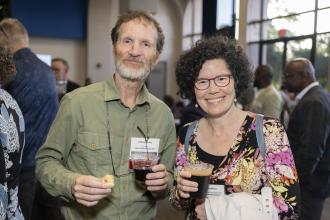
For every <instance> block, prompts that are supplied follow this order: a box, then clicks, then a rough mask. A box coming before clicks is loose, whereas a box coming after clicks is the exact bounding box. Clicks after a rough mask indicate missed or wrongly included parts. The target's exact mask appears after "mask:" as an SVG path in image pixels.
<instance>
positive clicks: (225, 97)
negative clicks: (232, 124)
mask: <svg viewBox="0 0 330 220" xmlns="http://www.w3.org/2000/svg"><path fill="white" fill-rule="evenodd" d="M207 85H209V86H208V87H207ZM198 87H199V89H198ZM201 88H202V89H201ZM195 95H196V101H197V103H198V105H199V106H200V107H201V108H202V109H203V110H204V111H205V112H206V113H207V114H208V116H211V117H220V116H222V115H224V114H225V113H227V112H228V111H229V110H230V109H231V108H232V107H233V106H234V105H233V104H234V99H235V96H236V95H235V83H234V79H233V76H232V74H231V72H230V70H229V69H228V67H227V63H226V62H225V61H224V60H223V59H213V60H208V61H206V62H205V63H204V64H203V66H202V69H201V70H200V71H199V75H198V77H197V79H196V82H195Z"/></svg>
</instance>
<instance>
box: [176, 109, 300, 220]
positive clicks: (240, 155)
mask: <svg viewBox="0 0 330 220" xmlns="http://www.w3.org/2000/svg"><path fill="white" fill-rule="evenodd" d="M186 130H187V129H183V130H182V131H181V133H180V134H179V137H178V141H177V157H176V164H175V169H176V172H179V171H180V170H181V169H182V167H183V165H184V164H185V163H187V162H190V161H191V160H192V159H194V160H195V159H196V158H190V155H195V156H197V160H198V154H197V153H196V147H195V146H196V145H197V143H196V141H195V137H196V134H197V132H198V123H197V126H196V129H195V133H194V134H193V135H192V137H191V140H190V147H189V153H188V155H189V156H187V154H186V152H185V151H184V146H183V143H184V137H185V133H186ZM263 131H264V137H265V145H266V156H265V158H263V157H262V156H261V155H260V154H259V148H258V146H257V142H256V135H255V132H256V124H255V114H254V113H251V112H250V113H249V114H248V115H247V117H246V119H245V121H244V123H243V124H242V127H241V129H240V131H239V134H238V135H237V139H236V142H235V144H234V145H233V146H232V147H231V149H230V150H229V152H228V154H227V156H226V158H225V159H224V161H223V162H222V163H221V164H220V166H219V167H216V168H215V169H214V170H213V175H212V177H211V182H212V183H213V184H222V185H225V190H226V193H235V192H241V191H245V192H249V193H256V194H260V190H261V188H262V187H263V186H271V187H272V189H273V204H274V205H275V207H276V208H277V210H278V213H279V219H298V214H297V213H298V210H299V183H298V175H297V171H296V167H295V164H294V160H293V156H292V152H291V148H290V145H289V142H288V139H287V136H286V133H285V130H284V128H283V126H282V125H281V123H280V122H279V121H278V120H276V119H272V118H267V117H266V118H264V128H263ZM204 162H207V161H204ZM244 164H248V166H245V165H244ZM176 190H177V189H176V187H175V186H174V188H173V190H172V192H171V196H170V201H171V202H172V204H173V205H174V206H177V207H180V208H187V207H189V206H190V204H189V202H188V201H189V200H188V201H187V200H180V199H179V198H178V197H177V196H176Z"/></svg>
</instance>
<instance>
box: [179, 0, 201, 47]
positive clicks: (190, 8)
mask: <svg viewBox="0 0 330 220" xmlns="http://www.w3.org/2000/svg"><path fill="white" fill-rule="evenodd" d="M202 8H203V0H190V1H189V2H188V4H187V6H186V10H185V13H184V17H183V32H182V33H183V37H182V50H187V49H190V48H191V47H192V46H193V45H194V44H195V42H196V41H197V40H199V39H201V37H202V16H203V10H202Z"/></svg>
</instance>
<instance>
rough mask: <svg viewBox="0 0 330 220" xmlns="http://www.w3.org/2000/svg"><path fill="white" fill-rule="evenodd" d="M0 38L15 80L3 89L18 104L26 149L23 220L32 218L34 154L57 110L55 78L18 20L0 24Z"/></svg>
mask: <svg viewBox="0 0 330 220" xmlns="http://www.w3.org/2000/svg"><path fill="white" fill-rule="evenodd" d="M0 26H1V27H0V28H1V30H2V31H0V38H1V40H4V41H5V42H6V43H7V44H8V46H9V48H10V51H11V52H12V54H13V58H14V63H15V67H16V70H17V73H16V76H15V78H14V79H13V80H12V81H11V82H10V83H9V84H7V85H6V86H4V89H5V90H7V91H8V92H9V93H10V94H11V95H12V96H13V98H14V99H15V100H16V101H17V103H18V105H19V107H20V108H21V110H22V113H23V116H24V120H25V147H24V151H23V161H22V171H21V173H20V175H19V188H18V189H19V190H18V198H19V203H20V205H21V208H22V212H23V215H24V217H25V219H26V220H29V219H30V217H31V212H32V207H33V202H34V197H35V188H36V178H35V174H34V172H35V155H36V152H37V150H38V149H39V148H40V147H41V145H42V144H43V143H44V141H45V139H46V136H47V133H48V130H49V127H50V125H51V123H52V122H53V120H54V118H55V115H56V112H57V109H58V97H57V93H56V88H55V85H56V84H55V77H54V74H53V72H52V70H51V69H50V67H49V66H48V65H47V64H45V63H44V62H42V61H41V60H40V59H38V58H37V56H36V55H35V53H33V52H32V51H31V49H30V48H29V36H28V32H27V30H26V29H25V27H24V26H23V24H22V23H21V22H20V21H18V20H17V19H13V18H6V19H3V20H2V21H1V22H0Z"/></svg>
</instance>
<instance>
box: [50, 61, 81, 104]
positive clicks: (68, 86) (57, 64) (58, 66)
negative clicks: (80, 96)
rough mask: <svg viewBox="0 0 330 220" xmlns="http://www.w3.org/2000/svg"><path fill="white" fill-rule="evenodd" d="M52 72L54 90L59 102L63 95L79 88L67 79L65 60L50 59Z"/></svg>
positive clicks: (67, 66) (67, 68) (67, 67)
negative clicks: (54, 79) (54, 82)
mask: <svg viewBox="0 0 330 220" xmlns="http://www.w3.org/2000/svg"><path fill="white" fill-rule="evenodd" d="M52 70H53V71H54V73H55V78H56V88H57V94H58V98H59V100H61V98H62V97H63V95H64V94H65V93H68V92H71V91H73V90H75V89H77V88H79V87H80V85H79V84H77V83H75V82H73V81H71V80H69V79H68V72H69V64H68V62H67V61H66V60H65V59H63V58H54V59H52Z"/></svg>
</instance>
